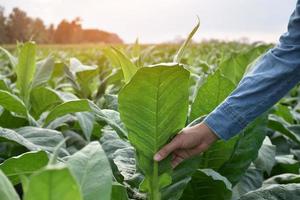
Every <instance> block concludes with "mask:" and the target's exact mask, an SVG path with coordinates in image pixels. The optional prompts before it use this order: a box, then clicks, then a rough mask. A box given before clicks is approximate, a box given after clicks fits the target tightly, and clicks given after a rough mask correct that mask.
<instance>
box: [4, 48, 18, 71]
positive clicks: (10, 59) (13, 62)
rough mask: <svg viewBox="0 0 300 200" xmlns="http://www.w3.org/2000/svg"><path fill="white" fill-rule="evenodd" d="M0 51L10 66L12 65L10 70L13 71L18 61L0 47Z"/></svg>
mask: <svg viewBox="0 0 300 200" xmlns="http://www.w3.org/2000/svg"><path fill="white" fill-rule="evenodd" d="M0 51H2V52H3V53H4V54H5V55H6V56H7V58H8V59H9V62H10V64H11V65H12V68H13V69H14V68H15V67H16V66H17V64H18V59H17V58H16V57H15V56H13V55H12V54H11V53H10V52H9V51H7V50H6V49H4V48H2V47H0Z"/></svg>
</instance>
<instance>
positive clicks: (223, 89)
mask: <svg viewBox="0 0 300 200" xmlns="http://www.w3.org/2000/svg"><path fill="white" fill-rule="evenodd" d="M234 88H235V85H234V84H233V83H232V82H231V81H230V80H229V79H227V78H226V77H224V76H223V75H222V74H221V72H220V71H219V70H218V71H216V72H215V73H214V74H212V75H210V76H208V78H207V79H206V81H205V82H204V83H203V84H202V86H201V87H200V88H199V90H198V92H197V95H196V98H195V100H194V102H193V104H192V107H191V113H190V121H193V120H195V119H196V118H198V117H200V116H202V115H206V114H209V113H210V112H211V111H213V109H214V108H216V107H217V106H218V105H219V104H220V103H221V102H222V101H223V100H224V99H225V98H226V97H227V96H228V95H229V94H230V92H231V91H232V90H233V89H234Z"/></svg>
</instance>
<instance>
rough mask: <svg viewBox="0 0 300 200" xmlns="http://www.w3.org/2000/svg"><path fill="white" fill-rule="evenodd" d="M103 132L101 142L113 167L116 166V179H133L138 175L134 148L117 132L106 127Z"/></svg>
mask: <svg viewBox="0 0 300 200" xmlns="http://www.w3.org/2000/svg"><path fill="white" fill-rule="evenodd" d="M102 132H103V133H102V137H101V138H100V142H101V145H102V147H103V150H104V151H105V153H106V155H107V157H108V159H109V160H110V162H111V165H112V166H113V165H114V166H116V170H113V172H114V176H115V178H119V177H120V178H119V179H121V181H123V180H125V181H126V180H129V179H131V178H132V177H133V176H134V174H135V173H136V162H135V151H134V148H133V147H132V146H131V145H130V144H129V142H128V141H124V140H122V139H121V138H120V137H119V136H118V134H117V133H116V132H115V131H113V130H111V129H108V128H107V127H105V128H103V129H102Z"/></svg>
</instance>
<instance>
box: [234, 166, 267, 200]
mask: <svg viewBox="0 0 300 200" xmlns="http://www.w3.org/2000/svg"><path fill="white" fill-rule="evenodd" d="M263 179H264V177H263V171H262V170H260V169H256V168H255V167H254V166H253V165H251V166H250V167H249V168H248V169H247V171H246V173H245V174H244V175H243V176H242V178H241V179H240V181H239V183H238V184H237V185H236V186H235V187H234V188H233V194H232V200H236V199H239V198H240V197H241V196H242V195H244V194H246V193H248V192H250V191H252V190H257V189H258V188H260V187H261V186H262V183H263Z"/></svg>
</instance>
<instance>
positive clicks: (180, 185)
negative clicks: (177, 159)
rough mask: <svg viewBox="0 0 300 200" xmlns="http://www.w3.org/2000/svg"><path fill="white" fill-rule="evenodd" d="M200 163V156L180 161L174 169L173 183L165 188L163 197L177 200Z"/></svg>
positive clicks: (165, 199) (166, 199) (168, 199)
mask: <svg viewBox="0 0 300 200" xmlns="http://www.w3.org/2000/svg"><path fill="white" fill-rule="evenodd" d="M198 165H199V156H196V157H193V158H190V159H188V160H185V161H183V162H182V163H180V164H179V165H178V166H177V167H176V168H175V169H174V170H173V171H172V184H170V185H168V186H167V187H165V188H163V190H162V199H164V200H177V199H180V197H181V196H182V193H183V191H184V190H185V188H186V186H187V185H188V183H189V182H190V180H191V179H192V175H193V174H194V173H195V172H196V170H197V169H198Z"/></svg>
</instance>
